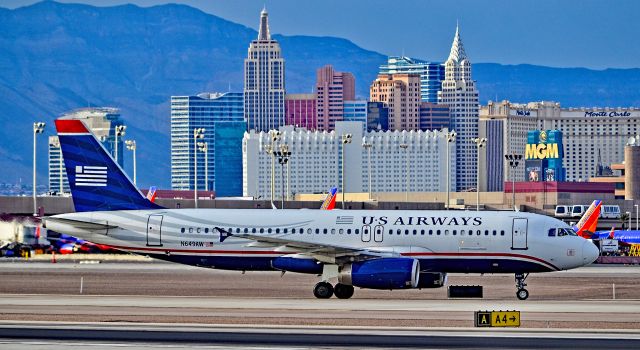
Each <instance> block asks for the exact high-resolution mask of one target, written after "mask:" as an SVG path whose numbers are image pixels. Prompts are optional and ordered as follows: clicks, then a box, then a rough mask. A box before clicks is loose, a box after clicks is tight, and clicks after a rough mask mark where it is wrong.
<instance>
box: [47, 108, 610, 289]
mask: <svg viewBox="0 0 640 350" xmlns="http://www.w3.org/2000/svg"><path fill="white" fill-rule="evenodd" d="M56 128H57V130H58V136H59V140H60V145H61V148H62V153H63V157H64V160H65V168H66V171H67V175H68V178H69V185H70V188H71V192H72V198H73V203H74V206H75V209H76V212H75V213H69V214H61V215H55V216H51V217H46V218H44V219H43V223H44V225H45V226H46V228H48V229H53V230H55V231H58V232H65V233H68V234H71V235H74V236H77V237H81V238H83V239H86V240H89V241H92V242H96V243H100V244H106V245H109V246H111V247H114V248H116V249H119V250H122V251H127V252H132V253H137V254H144V255H149V256H152V257H154V258H158V259H162V260H167V261H172V262H177V263H183V264H188V265H196V266H204V267H210V268H218V269H229V270H241V271H245V270H258V271H260V270H279V271H283V272H299V273H309V274H317V275H320V276H321V278H320V281H319V282H318V283H317V284H316V285H315V287H314V289H313V291H314V295H315V296H316V297H318V298H330V297H331V296H333V295H335V296H336V297H338V298H350V297H351V296H352V295H353V293H354V287H361V288H372V289H409V288H438V287H442V286H443V285H444V283H445V279H446V275H447V273H456V272H460V273H513V274H515V277H516V287H517V293H516V295H517V297H518V298H519V299H526V298H528V296H529V292H528V291H527V290H526V289H525V288H524V287H525V286H526V283H525V280H526V278H527V276H528V275H529V273H532V272H548V271H559V270H566V269H572V268H576V267H580V266H584V265H587V264H590V263H591V262H593V261H594V260H595V259H596V258H597V257H598V249H597V248H596V246H595V245H594V244H593V243H591V242H589V241H588V240H585V239H583V238H581V237H578V236H577V235H576V233H575V231H574V230H573V229H572V228H571V227H570V226H569V225H567V224H565V223H563V222H562V221H559V220H557V219H554V218H551V217H547V216H542V215H537V214H532V213H523V212H512V211H508V212H507V211H502V212H497V211H458V210H448V211H444V210H434V211H418V210H405V211H398V210H395V211H392V210H294V209H281V210H277V211H273V210H264V209H166V208H162V207H159V206H158V205H157V204H155V203H152V202H150V201H149V200H147V198H145V197H144V196H143V195H142V194H141V193H140V192H139V191H138V190H137V189H136V187H135V186H134V185H133V183H132V182H131V181H130V179H129V178H128V177H127V176H126V175H125V174H124V172H123V171H122V169H121V168H120V167H119V165H117V164H116V163H115V162H114V161H113V159H112V158H111V157H110V156H109V154H108V153H107V152H106V150H105V149H104V148H103V146H102V145H101V144H100V142H98V140H97V139H96V138H95V137H94V136H93V135H92V134H91V133H90V132H89V130H88V129H87V128H86V126H85V125H84V124H83V122H82V121H79V120H71V119H59V120H57V121H56Z"/></svg>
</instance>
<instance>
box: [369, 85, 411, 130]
mask: <svg viewBox="0 0 640 350" xmlns="http://www.w3.org/2000/svg"><path fill="white" fill-rule="evenodd" d="M369 91H370V92H369V95H370V100H371V101H372V102H383V103H384V105H385V106H386V107H387V108H388V109H389V130H391V131H393V130H399V131H402V130H419V128H420V116H419V109H420V75H418V74H391V75H379V76H378V78H377V79H376V80H375V81H374V82H373V83H372V84H371V88H370V90H369Z"/></svg>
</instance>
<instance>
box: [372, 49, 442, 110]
mask: <svg viewBox="0 0 640 350" xmlns="http://www.w3.org/2000/svg"><path fill="white" fill-rule="evenodd" d="M398 73H406V74H419V75H420V99H421V100H422V102H431V103H437V102H438V91H440V90H441V89H442V81H443V80H444V64H442V63H439V62H428V61H423V60H418V59H415V58H409V57H404V56H391V57H389V58H388V60H387V64H384V65H381V66H380V74H398Z"/></svg>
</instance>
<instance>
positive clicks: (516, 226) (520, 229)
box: [511, 218, 529, 250]
mask: <svg viewBox="0 0 640 350" xmlns="http://www.w3.org/2000/svg"><path fill="white" fill-rule="evenodd" d="M527 223H528V221H527V219H523V218H515V219H513V229H512V231H511V249H513V250H526V249H529V248H528V247H527Z"/></svg>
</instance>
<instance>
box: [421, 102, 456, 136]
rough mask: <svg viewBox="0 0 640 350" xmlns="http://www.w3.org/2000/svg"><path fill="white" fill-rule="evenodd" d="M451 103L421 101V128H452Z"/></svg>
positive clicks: (424, 129)
mask: <svg viewBox="0 0 640 350" xmlns="http://www.w3.org/2000/svg"><path fill="white" fill-rule="evenodd" d="M450 118H451V116H450V114H449V105H439V104H437V103H431V102H422V103H420V130H423V131H426V130H440V129H444V128H447V129H449V128H450Z"/></svg>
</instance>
